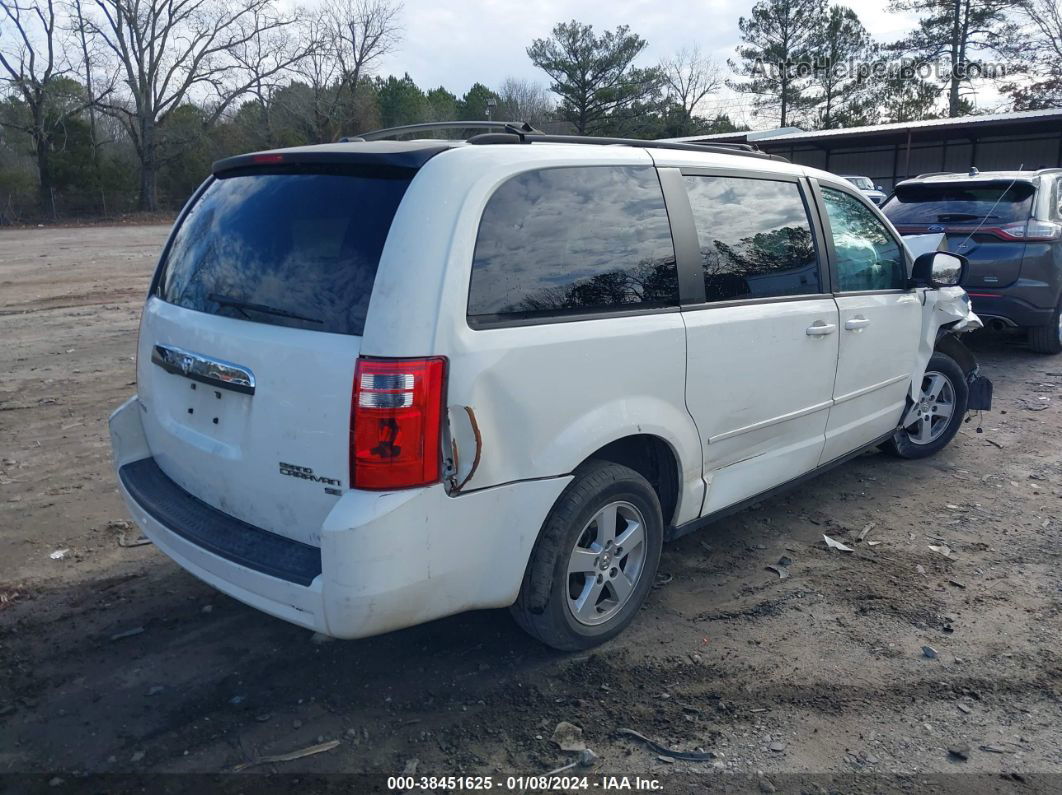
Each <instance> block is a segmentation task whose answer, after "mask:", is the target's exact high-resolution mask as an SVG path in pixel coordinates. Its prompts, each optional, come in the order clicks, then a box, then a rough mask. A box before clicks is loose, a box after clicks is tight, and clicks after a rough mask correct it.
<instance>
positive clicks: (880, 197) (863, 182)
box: [841, 174, 888, 207]
mask: <svg viewBox="0 0 1062 795" xmlns="http://www.w3.org/2000/svg"><path fill="white" fill-rule="evenodd" d="M841 178H842V179H846V180H848V181H849V182H851V183H852V184H853V185H855V186H856V187H857V188H859V190H860V192H861V193H862V194H863V195H864V196H866V197H867V198H868V199H870V200H871V201H872V202H874V204H876V205H877V206H878V207H880V206H881V205H882V204H884V203H885V199H886V198H888V197H887V196H886V194H885V191H883V190H882V189H881V185H875V184H874V183H873V182H872V181H871V179H870V177H861V176H859V175H857V174H842V175H841Z"/></svg>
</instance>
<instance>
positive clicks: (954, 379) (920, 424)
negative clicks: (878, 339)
mask: <svg viewBox="0 0 1062 795" xmlns="http://www.w3.org/2000/svg"><path fill="white" fill-rule="evenodd" d="M969 390H970V388H969V385H968V384H967V383H966V375H965V374H964V373H963V371H962V368H961V367H959V365H958V363H957V362H956V361H955V360H954V359H952V358H951V357H950V356H948V355H947V354H944V353H941V352H939V351H937V352H936V353H934V354H933V356H932V357H931V358H930V360H929V364H928V365H926V372H925V375H924V376H923V377H922V388H921V391H920V393H919V401H918V403H917V404H916V406H914V407H911V408H908V409H907V412H906V413H905V415H904V418H905V419H911V418H912V417H913V421H912V422H909V423H908V424H907V425H906V426H905V427H903V428H899V429H897V430H896V432H895V433H894V434H893V436H892V439H890V440H889V441H888V442H886V443H885V445H883V446H884V448H885V449H886V450H887V451H888V452H890V453H892V454H893V455H896V456H899V457H900V458H926V457H927V456H931V455H933V454H935V453H937V452H939V451H940V450H942V449H943V448H944V447H946V446H947V444H948V442H950V441H951V440H952V438H953V437H954V436H955V434H956V433H958V432H959V426H960V425H962V418H963V416H964V415H965V414H966V405H967V403H968V401H969V396H970V392H969Z"/></svg>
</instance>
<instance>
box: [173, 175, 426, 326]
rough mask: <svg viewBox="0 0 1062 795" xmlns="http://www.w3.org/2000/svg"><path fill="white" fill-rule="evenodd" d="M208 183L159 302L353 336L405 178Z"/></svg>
mask: <svg viewBox="0 0 1062 795" xmlns="http://www.w3.org/2000/svg"><path fill="white" fill-rule="evenodd" d="M395 173H396V172H394V171H389V172H386V173H384V174H381V173H379V172H376V171H366V170H363V169H357V170H351V171H344V172H342V173H338V172H336V171H335V170H329V171H327V172H323V171H308V172H307V171H300V172H298V173H291V172H289V173H252V174H247V173H244V174H241V175H238V176H231V177H225V178H220V179H217V180H215V181H214V182H212V183H211V184H210V186H209V187H208V188H207V189H206V191H205V192H204V193H203V194H202V195H201V196H200V197H199V199H198V200H197V201H196V203H195V204H194V205H193V206H192V208H191V210H190V211H189V213H188V215H187V216H186V217H185V219H184V221H183V222H182V224H181V226H180V228H179V229H178V230H177V233H176V235H175V237H174V239H173V245H172V246H171V247H170V251H169V254H168V256H167V258H166V263H165V265H164V267H163V271H162V273H161V275H160V278H159V283H158V295H159V297H160V298H162V300H164V301H167V302H169V303H171V304H176V305H177V306H183V307H186V308H188V309H194V310H197V311H199V312H207V313H209V314H212V315H222V316H225V317H233V318H239V319H241V320H250V321H254V322H257V323H270V324H273V325H278V326H289V327H294V328H304V329H313V330H316V331H327V332H333V333H336V334H355V335H360V334H362V333H363V331H364V327H365V313H366V310H367V309H368V306H369V296H370V295H371V293H372V285H373V281H374V279H375V278H376V268H377V266H378V265H379V262H380V252H381V251H382V250H383V245H384V241H385V240H386V239H387V233H388V230H389V229H390V227H391V221H392V220H393V218H394V215H395V211H396V210H397V208H398V203H399V202H400V201H401V200H402V195H403V194H404V193H405V190H406V188H407V187H408V185H409V180H410V176H409V172H405V171H403V172H399V173H401V174H403V175H404V176H394V174H395Z"/></svg>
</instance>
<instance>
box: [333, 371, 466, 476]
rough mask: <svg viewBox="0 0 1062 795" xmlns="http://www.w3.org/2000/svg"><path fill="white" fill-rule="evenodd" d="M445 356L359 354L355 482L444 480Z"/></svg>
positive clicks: (353, 421)
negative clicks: (442, 455) (442, 465)
mask: <svg viewBox="0 0 1062 795" xmlns="http://www.w3.org/2000/svg"><path fill="white" fill-rule="evenodd" d="M445 388H446V359H444V358H443V357H439V356H436V357H431V358H427V359H369V358H364V357H363V358H360V359H358V366H357V369H356V370H355V371H354V397H353V401H352V406H351V411H350V482H351V485H352V486H353V487H354V488H356V489H375V490H391V489H408V488H411V487H413V486H424V485H427V484H429V483H435V482H437V481H438V480H439V472H440V456H441V452H442V449H441V438H440V436H441V433H442V411H443V401H444V397H445V395H444V392H445Z"/></svg>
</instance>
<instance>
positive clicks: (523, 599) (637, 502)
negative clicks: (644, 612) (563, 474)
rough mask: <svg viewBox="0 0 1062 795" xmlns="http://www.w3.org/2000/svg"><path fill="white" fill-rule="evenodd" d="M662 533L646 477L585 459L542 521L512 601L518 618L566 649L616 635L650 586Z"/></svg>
mask: <svg viewBox="0 0 1062 795" xmlns="http://www.w3.org/2000/svg"><path fill="white" fill-rule="evenodd" d="M663 537H664V522H663V517H662V515H661V511H660V500H659V499H658V498H657V495H656V492H655V491H654V490H653V487H652V486H650V485H649V482H648V481H647V480H646V479H645V478H644V477H642V476H641V475H640V474H638V473H637V472H635V471H634V470H633V469H629V468H628V467H625V466H621V465H620V464H614V463H611V462H608V461H589V462H587V463H586V464H584V465H583V466H581V467H579V469H577V470H576V472H575V480H573V481H572V482H571V483H570V484H569V485H568V487H567V488H566V489H565V490H564V492H563V493H562V494H561V496H560V497H559V498H558V499H557V502H556V504H554V506H553V509H552V510H551V511H550V513H549V516H548V517H547V518H546V522H545V524H544V525H543V526H542V532H541V533H540V534H539V537H538V541H537V542H536V543H535V548H534V551H533V552H532V553H531V560H530V562H529V563H528V566H527V571H526V573H525V574H524V581H523V584H522V585H521V587H520V595H519V596H518V597H517V600H516V603H515V604H514V605H513V606H512V608H510V610H511V612H512V614H513V617H514V618H515V619H516V623H517V624H519V625H520V627H521V628H523V629H524V630H525V631H526V632H527V633H528V634H530V635H532V636H534V637H535V638H538V639H539V640H540V641H542V642H543V643H545V644H546V645H547V646H552V647H553V648H555V649H560V650H561V651H579V650H582V649H589V648H591V647H592V646H597V645H598V644H601V643H604V642H605V641H607V640H610V639H612V638H614V637H615V636H616V635H618V634H619V633H620V632H622V631H623V630H624V629H626V627H627V626H628V625H629V624H630V623H631V622H632V621H633V620H634V617H635V616H636V615H637V614H638V610H639V608H640V607H641V606H642V603H643V602H644V601H645V598H646V596H647V595H648V593H649V589H650V588H652V585H653V580H654V578H655V577H656V568H657V565H658V564H659V562H660V549H661V546H662V544H663Z"/></svg>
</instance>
